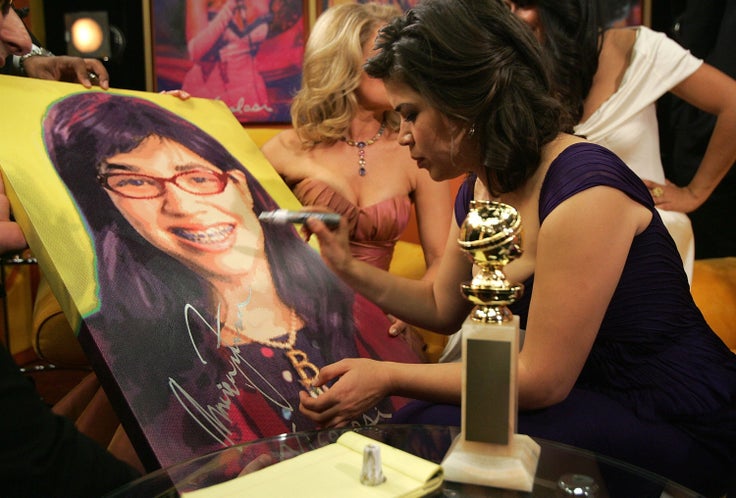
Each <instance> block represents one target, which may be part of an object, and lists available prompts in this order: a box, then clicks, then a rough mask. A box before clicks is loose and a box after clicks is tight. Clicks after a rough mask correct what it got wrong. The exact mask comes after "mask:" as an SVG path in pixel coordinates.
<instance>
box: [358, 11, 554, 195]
mask: <svg viewBox="0 0 736 498" xmlns="http://www.w3.org/2000/svg"><path fill="white" fill-rule="evenodd" d="M377 47H378V49H379V51H378V53H377V54H376V55H375V56H374V57H373V58H371V59H370V60H369V61H368V62H367V64H366V71H367V73H368V74H369V75H370V76H373V77H376V78H382V79H385V80H392V81H397V82H400V83H403V84H406V85H408V86H409V87H410V88H411V89H413V90H414V91H416V92H417V93H418V94H419V95H421V96H422V97H423V98H424V99H426V100H427V102H428V103H429V105H431V106H433V107H435V108H436V109H437V110H438V111H439V112H441V113H443V114H444V115H446V116H447V117H448V118H450V119H451V120H454V121H455V122H457V123H458V124H459V125H460V126H463V127H466V128H470V127H471V126H473V127H474V128H475V134H474V136H475V137H477V140H478V143H479V146H480V149H481V160H482V162H483V165H484V166H485V168H486V176H487V178H486V180H487V185H488V188H489V189H490V190H491V192H492V193H502V192H508V191H511V190H514V189H516V188H518V187H519V186H520V185H522V184H523V183H524V182H525V181H526V180H527V179H528V178H529V177H530V176H531V175H532V174H534V172H535V171H536V169H537V168H538V167H539V162H540V149H541V147H542V146H543V145H544V144H546V143H548V142H549V141H551V140H552V139H554V138H555V137H556V136H557V135H558V133H559V131H560V128H561V122H562V120H563V111H562V107H561V106H560V104H559V102H557V100H555V99H554V98H553V97H552V95H551V86H550V81H549V78H548V67H547V64H546V58H545V57H544V56H543V55H542V49H541V46H540V44H539V43H538V42H537V40H536V39H535V38H534V37H533V35H532V32H531V30H530V29H529V28H528V27H527V26H525V25H524V24H523V23H522V21H520V20H519V19H517V18H516V17H515V16H514V15H512V14H511V12H510V11H509V9H508V8H507V7H506V6H504V5H503V4H502V3H501V2H500V1H496V0H490V1H474V0H427V1H423V2H421V3H419V5H417V7H415V8H413V9H411V10H410V11H409V12H407V13H406V14H405V15H404V16H402V17H401V18H399V19H397V20H395V21H394V22H392V23H390V24H389V25H387V26H386V27H384V28H383V29H382V30H381V31H380V34H379V37H378V42H377Z"/></svg>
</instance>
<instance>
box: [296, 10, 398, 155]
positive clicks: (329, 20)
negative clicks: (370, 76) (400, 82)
mask: <svg viewBox="0 0 736 498" xmlns="http://www.w3.org/2000/svg"><path fill="white" fill-rule="evenodd" d="M399 15H401V10H400V9H399V8H397V7H396V6H393V5H382V4H377V3H365V4H358V3H348V4H341V5H336V6H334V7H330V8H329V9H327V10H326V11H325V12H324V13H322V15H320V16H319V18H318V19H317V22H316V23H315V24H314V28H313V29H312V31H311V33H310V35H309V39H308V40H307V44H306V47H305V49H304V62H303V64H302V86H301V89H300V90H299V92H297V94H296V95H295V96H294V99H293V101H292V103H291V123H292V126H293V127H294V130H295V131H296V133H297V135H298V136H299V138H300V140H301V141H302V143H303V144H304V146H305V147H309V148H311V147H314V146H315V145H316V144H318V143H328V144H329V143H334V142H336V141H337V140H339V139H340V138H341V137H342V136H344V135H345V133H346V132H347V129H348V127H349V125H350V121H351V120H352V119H353V117H354V116H355V112H356V109H357V107H358V103H357V99H356V96H355V91H356V90H357V88H358V86H359V85H360V79H361V76H362V75H363V63H364V62H365V61H364V60H363V47H364V46H365V44H366V43H368V42H372V40H370V39H369V37H371V36H372V35H373V33H374V32H375V30H376V29H377V28H379V27H381V26H383V25H385V24H387V23H388V22H389V21H391V20H392V19H394V18H396V17H398V16H399ZM385 119H386V122H387V124H388V126H389V127H390V128H392V129H394V130H396V129H398V124H399V118H398V116H397V115H396V114H395V113H394V112H392V111H389V112H387V115H386V117H385Z"/></svg>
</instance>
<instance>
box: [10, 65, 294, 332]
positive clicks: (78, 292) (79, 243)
mask: <svg viewBox="0 0 736 498" xmlns="http://www.w3.org/2000/svg"><path fill="white" fill-rule="evenodd" d="M84 91H102V90H99V89H96V88H95V89H92V90H85V89H84V88H83V87H82V86H81V85H79V84H70V83H58V82H49V81H42V80H36V79H31V78H20V77H12V76H3V77H0V99H1V101H2V106H3V109H4V114H5V116H6V118H5V119H4V120H2V122H0V137H2V150H0V168H2V170H3V178H4V180H5V188H6V192H7V193H8V197H9V198H10V201H11V206H12V208H13V213H14V215H15V217H16V219H17V221H18V223H19V224H20V225H21V228H22V229H23V232H24V233H25V235H26V238H27V240H28V243H29V246H30V248H31V250H32V251H33V253H34V255H35V256H36V257H37V258H38V260H39V265H40V266H41V270H42V271H43V272H44V273H45V274H46V278H47V279H48V281H49V284H50V285H51V288H52V290H53V291H54V294H55V295H56V296H57V298H58V299H59V301H60V303H61V305H62V309H64V312H65V313H66V315H67V318H68V319H69V320H70V321H71V322H72V326H73V328H74V330H78V326H79V318H80V316H81V317H84V316H87V315H88V314H90V313H91V312H93V311H94V310H95V309H96V307H97V299H96V291H97V290H96V285H95V284H96V278H95V268H96V265H95V261H94V251H93V250H92V243H91V239H90V237H89V234H88V233H87V231H86V230H85V227H84V224H83V221H82V220H81V218H80V215H79V214H78V212H77V209H76V207H75V205H74V202H73V200H72V199H71V197H70V196H69V195H68V193H67V191H66V187H65V186H64V183H63V182H62V181H61V179H60V178H59V177H58V175H57V173H56V170H55V169H54V167H53V165H52V164H51V162H50V161H49V158H48V155H47V154H46V150H45V147H44V144H43V136H42V134H43V130H42V120H43V117H44V115H45V113H46V110H47V108H48V107H49V106H50V105H51V104H52V103H54V102H55V101H57V100H59V99H61V98H63V97H65V96H68V95H71V94H73V93H79V92H84ZM108 91H109V92H112V93H119V94H122V95H133V96H136V97H140V98H145V99H147V100H150V101H153V102H155V103H156V104H158V105H160V106H162V107H164V108H166V109H168V110H170V111H172V112H174V113H176V114H178V115H179V116H181V117H183V118H184V119H186V120H188V121H190V122H192V123H193V124H195V125H197V126H198V127H200V128H201V129H202V130H204V131H205V132H207V133H209V134H210V135H212V136H213V137H215V138H216V139H217V140H218V141H220V142H221V143H222V144H223V145H225V147H226V148H227V149H228V150H229V151H230V152H231V153H232V154H233V156H235V157H236V158H237V159H238V160H239V161H240V162H241V163H242V164H243V165H244V166H245V167H246V168H248V170H249V171H250V172H251V173H252V174H253V175H254V176H255V177H256V178H257V179H258V180H259V181H260V183H261V184H262V185H263V187H264V188H265V189H266V190H267V191H268V192H269V194H271V196H272V197H273V198H274V199H275V200H276V202H277V203H278V204H279V205H280V206H281V207H283V208H286V209H300V207H301V205H300V204H299V201H298V200H297V199H296V198H295V197H294V195H293V194H292V193H291V191H290V190H289V188H288V187H287V186H286V184H284V182H283V181H282V180H281V178H280V177H279V176H278V174H277V173H276V172H275V171H274V170H273V168H272V167H271V165H270V164H269V163H268V161H266V159H265V158H264V157H263V156H262V155H261V153H260V151H259V149H258V147H257V146H256V145H255V144H254V143H253V141H252V140H251V139H250V137H249V136H248V134H247V133H246V132H245V130H243V128H242V126H241V125H240V123H239V122H238V121H237V119H235V117H234V116H233V115H232V113H231V112H230V110H229V109H228V108H227V107H226V106H225V105H224V104H223V103H222V102H219V101H214V100H205V99H198V98H192V99H189V100H187V101H182V100H180V99H178V98H176V97H173V96H170V95H161V94H157V93H151V92H138V91H129V90H108Z"/></svg>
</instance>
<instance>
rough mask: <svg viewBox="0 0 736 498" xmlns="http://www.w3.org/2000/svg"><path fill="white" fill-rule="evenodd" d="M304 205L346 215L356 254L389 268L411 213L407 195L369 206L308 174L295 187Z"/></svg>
mask: <svg viewBox="0 0 736 498" xmlns="http://www.w3.org/2000/svg"><path fill="white" fill-rule="evenodd" d="M293 191H294V194H295V195H296V197H297V198H298V199H299V200H300V201H301V203H302V204H303V205H305V206H325V207H327V208H330V209H331V210H333V211H335V212H336V213H340V214H341V215H342V216H344V217H345V218H346V219H347V220H348V223H349V226H350V247H351V249H352V252H353V256H354V257H355V258H357V259H359V260H361V261H365V262H366V263H369V264H371V265H373V266H376V267H378V268H382V269H384V270H388V267H389V264H390V263H391V257H392V256H393V253H394V246H395V245H396V242H397V241H398V240H399V237H401V234H402V233H403V232H404V229H406V225H407V224H408V223H409V216H410V215H411V200H410V199H409V197H408V196H403V197H402V196H397V197H393V198H390V199H385V200H383V201H381V202H378V203H376V204H372V205H370V206H356V205H355V204H353V203H352V202H350V201H349V200H347V199H346V198H345V197H343V196H342V195H341V194H339V193H338V192H335V191H334V190H333V189H332V188H331V187H330V186H329V185H327V184H325V183H324V182H322V181H319V180H314V179H312V178H306V179H304V180H301V181H300V182H299V183H297V184H296V185H295V186H294V188H293Z"/></svg>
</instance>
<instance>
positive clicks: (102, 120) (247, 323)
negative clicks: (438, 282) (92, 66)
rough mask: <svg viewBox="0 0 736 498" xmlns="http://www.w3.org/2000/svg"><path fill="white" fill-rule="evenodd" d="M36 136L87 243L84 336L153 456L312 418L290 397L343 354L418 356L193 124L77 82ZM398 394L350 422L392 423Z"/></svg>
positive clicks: (181, 454)
mask: <svg viewBox="0 0 736 498" xmlns="http://www.w3.org/2000/svg"><path fill="white" fill-rule="evenodd" d="M43 133H44V143H45V146H46V150H47V153H48V156H49V158H50V160H51V163H52V165H53V167H54V169H55V170H56V171H57V172H58V175H59V176H60V178H61V180H62V181H63V182H64V184H65V185H66V188H67V190H68V192H69V193H70V196H71V197H72V199H73V201H74V203H75V205H76V206H77V209H78V211H79V213H80V216H81V218H82V219H83V220H84V223H85V225H86V229H87V231H88V233H89V237H90V239H91V240H92V246H93V247H94V258H95V265H96V280H97V281H96V288H97V303H98V305H97V308H96V309H94V310H93V311H92V312H91V313H89V314H88V315H87V316H84V317H82V318H83V320H84V325H85V327H83V328H82V330H81V331H80V334H79V339H80V341H81V342H82V345H83V347H84V349H85V351H86V352H87V354H88V355H89V356H91V357H92V358H95V357H96V362H94V361H93V364H94V365H95V368H96V370H97V368H98V366H99V368H102V370H103V371H102V372H99V371H98V376H99V377H100V378H101V380H102V381H103V386H104V387H105V388H106V391H108V394H109V395H110V394H111V393H110V391H119V393H118V394H119V395H120V399H119V400H118V402H117V403H116V402H115V399H113V398H114V396H113V395H110V398H111V401H113V404H114V406H115V407H116V410H117V411H118V412H120V411H123V412H126V411H128V410H129V415H130V417H129V419H132V420H128V422H127V424H126V417H125V416H123V414H120V413H119V415H120V418H121V420H122V421H123V424H124V425H125V426H126V430H127V431H128V434H129V435H130V436H131V440H133V442H134V444H136V440H135V439H136V438H135V436H136V432H137V431H138V430H139V433H138V436H139V439H142V440H143V442H139V444H146V445H148V446H149V447H150V451H151V452H152V453H153V455H154V456H155V458H156V460H157V461H158V464H160V465H162V466H166V465H169V464H172V463H174V462H178V461H181V460H183V459H185V458H188V457H191V456H195V455H200V454H203V453H205V452H209V451H212V450H215V449H218V448H222V447H224V446H230V445H233V444H236V443H241V442H245V441H250V440H253V439H256V438H261V437H265V436H271V435H276V434H281V433H284V432H292V431H298V430H307V429H314V428H316V427H315V425H314V423H313V422H312V421H310V420H309V419H307V418H306V417H304V416H303V415H302V414H301V413H300V412H299V410H298V406H299V392H300V391H306V392H308V393H310V394H312V395H314V396H317V395H319V392H318V390H315V389H314V388H313V387H312V386H311V379H312V378H313V377H314V376H315V375H316V374H317V372H318V370H319V368H320V367H322V366H324V365H327V364H329V363H332V362H334V361H337V360H339V359H341V358H346V357H356V356H362V357H374V358H382V359H390V360H395V361H409V362H416V361H418V358H417V357H416V355H415V354H414V353H413V352H412V350H411V348H410V347H409V346H408V345H407V344H406V343H400V345H398V346H397V341H390V342H391V344H388V343H389V341H387V340H386V338H385V330H386V329H387V324H386V323H385V320H386V319H385V315H384V314H383V313H382V312H381V311H380V310H379V309H378V308H377V307H375V306H374V305H372V304H369V303H368V302H367V301H366V300H365V299H363V298H362V297H361V296H360V295H358V294H356V293H354V292H353V291H351V290H349V289H348V288H347V287H346V286H345V285H344V284H342V283H341V282H340V281H339V279H337V277H336V276H335V275H334V274H333V273H332V272H331V271H330V270H328V269H327V267H326V266H325V265H324V263H323V262H322V260H321V258H320V257H319V255H318V253H317V252H316V251H315V250H314V249H313V248H312V247H310V246H309V245H308V244H306V243H305V242H304V240H302V239H301V238H300V237H299V235H298V233H297V232H296V230H295V228H294V227H293V226H291V225H275V224H265V223H264V224H261V222H260V221H259V219H258V215H259V213H261V212H262V211H266V210H272V209H276V208H278V205H277V203H276V202H275V201H274V199H273V198H272V197H271V196H270V195H269V194H268V193H267V192H266V190H265V189H264V188H263V187H262V186H261V185H260V184H259V182H258V180H257V179H256V178H255V177H254V176H253V175H252V174H251V173H250V172H249V171H248V169H247V165H243V164H242V163H241V162H240V161H238V160H237V159H235V157H234V156H233V155H231V154H230V153H229V152H228V150H227V149H226V148H225V147H224V146H223V145H222V144H221V143H220V142H218V141H217V140H216V139H215V138H213V137H212V136H211V135H209V134H208V133H206V132H204V131H203V130H202V129H200V128H199V127H197V126H196V125H194V124H192V123H191V122H189V121H187V120H185V119H183V118H181V117H179V116H178V115H176V114H175V113H173V112H171V111H169V110H166V109H164V108H163V107H160V106H159V105H157V104H155V103H153V102H151V101H149V100H146V99H142V98H138V97H133V96H124V95H115V94H113V93H104V92H85V93H78V94H72V95H70V96H67V97H65V98H62V99H60V100H58V101H56V102H55V103H53V104H52V105H51V106H50V107H49V109H48V111H47V113H46V115H45V117H44V119H43ZM404 346H405V347H404ZM104 373H107V375H104ZM106 378H107V379H108V381H107V383H106V382H105V379H106ZM400 404H401V400H400V399H398V398H390V399H389V398H387V399H385V400H384V401H383V402H381V403H379V405H377V406H376V407H375V408H373V409H371V410H370V411H368V412H366V413H364V414H363V415H362V416H361V417H358V418H357V419H356V420H353V421H351V423H353V424H374V423H379V422H383V421H387V420H389V419H390V418H391V414H392V413H393V411H394V410H395V409H396V408H397V407H398V406H399V405H400ZM133 421H134V422H133ZM130 426H134V427H130Z"/></svg>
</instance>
